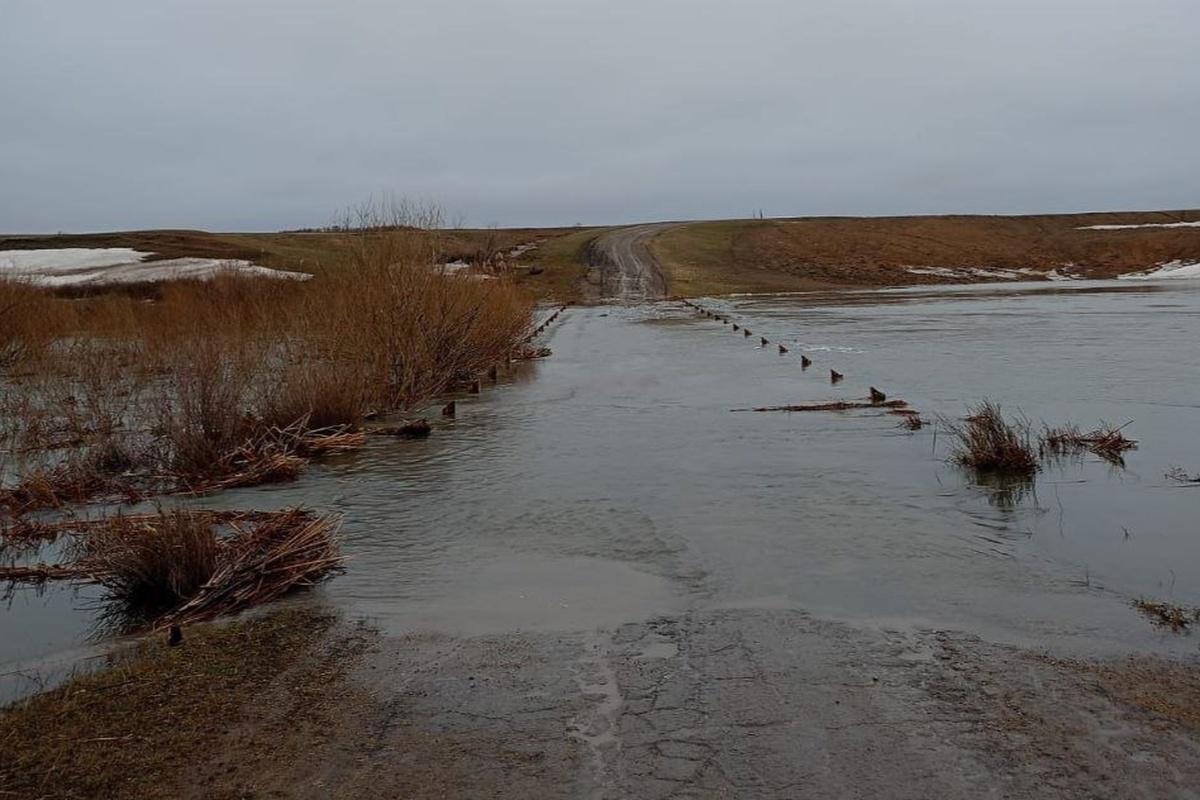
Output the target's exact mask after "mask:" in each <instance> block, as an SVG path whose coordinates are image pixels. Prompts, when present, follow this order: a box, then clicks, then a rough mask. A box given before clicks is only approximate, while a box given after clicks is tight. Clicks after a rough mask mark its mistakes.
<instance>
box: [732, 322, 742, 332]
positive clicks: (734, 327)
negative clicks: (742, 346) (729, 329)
mask: <svg viewBox="0 0 1200 800" xmlns="http://www.w3.org/2000/svg"><path fill="white" fill-rule="evenodd" d="M733 329H734V330H735V331H739V330H741V327H740V326H739V325H738V324H737V323H736V322H735V323H733Z"/></svg>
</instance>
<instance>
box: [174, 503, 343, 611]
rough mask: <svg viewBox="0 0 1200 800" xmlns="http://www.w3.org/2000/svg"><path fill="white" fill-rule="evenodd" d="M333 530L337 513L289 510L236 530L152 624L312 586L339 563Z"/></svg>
mask: <svg viewBox="0 0 1200 800" xmlns="http://www.w3.org/2000/svg"><path fill="white" fill-rule="evenodd" d="M337 531H338V522H337V520H336V519H335V518H333V517H328V516H324V517H315V516H313V515H311V514H309V513H307V512H305V511H301V510H296V509H293V510H291V511H288V512H283V513H281V514H280V515H279V516H278V517H276V518H275V519H273V520H269V521H266V522H262V523H260V524H258V525H256V526H255V527H253V528H251V529H249V530H246V531H242V532H239V533H238V535H236V536H235V537H233V538H232V539H230V540H228V541H227V542H225V543H224V544H223V547H222V551H221V554H220V558H219V559H218V567H217V569H216V571H215V572H213V574H212V576H211V577H210V578H209V579H208V580H207V581H206V582H205V583H204V585H203V586H201V587H200V588H199V590H198V591H197V592H196V594H195V595H194V596H193V597H192V598H191V599H190V600H188V601H187V602H186V603H184V604H183V605H182V606H180V607H179V608H177V609H175V610H174V611H172V612H170V613H168V614H166V615H164V616H163V617H162V618H161V619H159V620H158V622H157V626H156V627H163V626H166V625H183V624H188V623H192V622H198V621H201V620H206V619H212V618H213V617H217V616H220V615H222V614H231V613H234V612H236V611H241V610H242V609H245V608H248V607H250V606H252V605H257V604H259V603H265V602H269V601H271V600H275V599H277V598H279V597H282V596H283V595H284V594H287V593H288V592H291V591H293V590H295V589H297V588H303V587H308V586H313V585H315V584H316V583H317V582H318V581H320V580H321V579H322V578H324V577H325V576H327V575H328V574H329V573H330V572H331V571H333V570H336V569H338V568H339V567H340V566H341V564H342V557H341V555H340V554H339V553H338V539H337Z"/></svg>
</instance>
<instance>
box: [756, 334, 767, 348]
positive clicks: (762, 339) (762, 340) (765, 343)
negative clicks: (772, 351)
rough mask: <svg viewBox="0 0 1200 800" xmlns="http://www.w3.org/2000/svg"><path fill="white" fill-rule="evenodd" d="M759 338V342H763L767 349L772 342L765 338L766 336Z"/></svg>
mask: <svg viewBox="0 0 1200 800" xmlns="http://www.w3.org/2000/svg"><path fill="white" fill-rule="evenodd" d="M758 338H759V340H760V341H761V342H762V346H763V347H766V346H767V345H769V344H770V342H769V341H767V337H765V336H760V337H758Z"/></svg>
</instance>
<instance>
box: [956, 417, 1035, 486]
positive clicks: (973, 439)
mask: <svg viewBox="0 0 1200 800" xmlns="http://www.w3.org/2000/svg"><path fill="white" fill-rule="evenodd" d="M943 424H944V426H945V427H946V429H947V430H949V431H950V433H951V435H952V436H953V437H954V438H955V439H956V444H955V447H954V450H953V451H952V452H951V455H950V458H951V460H952V461H954V462H955V463H957V464H960V465H962V466H964V467H969V468H971V469H974V470H976V471H978V472H984V473H996V474H1004V475H1012V476H1023V477H1032V476H1033V475H1035V474H1036V473H1037V472H1038V470H1039V469H1040V464H1039V462H1038V450H1037V447H1036V446H1035V444H1034V441H1033V435H1032V432H1031V428H1030V425H1029V423H1028V421H1027V420H1025V419H1024V418H1021V417H1016V418H1013V419H1008V418H1006V417H1005V416H1004V414H1003V412H1002V410H1001V408H1000V406H999V405H998V404H996V403H992V402H989V401H984V402H982V403H980V404H979V405H978V406H975V407H973V408H971V410H970V415H969V416H968V417H967V418H966V420H965V421H964V422H962V423H957V422H951V421H947V420H943Z"/></svg>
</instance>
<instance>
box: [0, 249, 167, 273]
mask: <svg viewBox="0 0 1200 800" xmlns="http://www.w3.org/2000/svg"><path fill="white" fill-rule="evenodd" d="M148 255H150V254H149V253H143V252H141V251H140V250H134V249H132V248H129V247H61V248H58V249H54V250H0V272H20V273H38V274H46V273H53V272H71V271H73V270H79V269H95V268H98V267H115V266H117V265H119V264H136V263H137V262H139V261H141V260H142V259H144V258H145V257H146V256H148Z"/></svg>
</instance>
